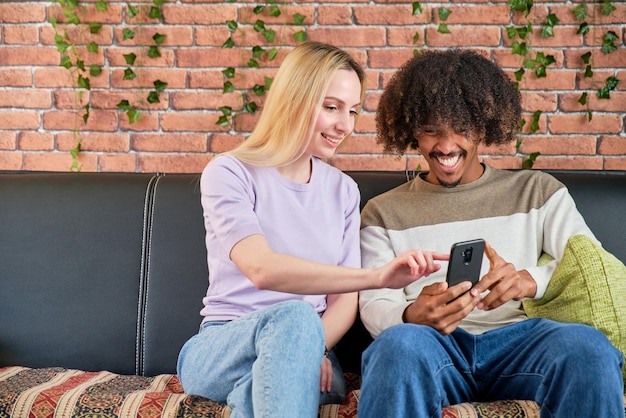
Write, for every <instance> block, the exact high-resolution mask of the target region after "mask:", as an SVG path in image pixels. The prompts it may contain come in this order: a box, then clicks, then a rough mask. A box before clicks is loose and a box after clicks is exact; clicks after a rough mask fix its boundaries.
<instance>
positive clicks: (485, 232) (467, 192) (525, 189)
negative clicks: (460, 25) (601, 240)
mask: <svg viewBox="0 0 626 418" xmlns="http://www.w3.org/2000/svg"><path fill="white" fill-rule="evenodd" d="M376 120H377V126H378V131H379V140H380V142H381V143H382V144H384V146H385V149H386V150H387V151H396V152H399V153H400V154H402V153H404V152H405V151H406V150H407V148H409V147H413V148H417V149H419V150H420V152H421V154H422V155H423V157H424V159H425V160H426V162H427V163H428V171H425V172H423V173H420V174H419V175H418V176H417V177H416V178H415V179H413V180H411V181H408V182H407V183H405V184H403V185H401V186H399V187H397V188H395V189H393V190H390V191H389V192H386V193H383V194H381V195H379V196H377V197H375V198H373V199H371V200H370V201H369V202H368V203H367V204H366V206H365V207H364V208H363V211H362V215H361V257H362V265H363V267H366V268H374V267H378V266H380V265H383V264H384V263H386V262H388V261H389V260H391V259H392V258H393V257H394V256H395V255H396V254H400V253H402V252H403V251H406V250H409V249H411V248H427V249H429V250H432V251H436V252H448V251H449V250H450V248H451V246H452V244H453V243H455V242H460V241H468V240H472V239H477V238H482V239H484V240H485V256H486V258H484V257H483V256H482V255H479V254H474V256H476V257H478V261H480V262H482V269H481V273H480V281H478V282H477V283H476V284H474V285H472V283H471V282H470V281H463V282H461V283H459V284H456V285H450V286H448V284H447V282H446V270H447V262H442V263H441V268H440V269H439V270H437V269H431V270H433V271H435V272H434V273H432V274H431V275H430V276H428V277H426V278H422V279H420V280H418V281H417V282H414V283H412V284H410V285H409V286H407V287H405V288H404V289H381V290H365V291H362V292H360V300H359V308H360V314H361V319H362V321H363V324H364V325H365V327H366V328H367V329H368V331H369V332H370V334H371V335H372V337H373V338H374V341H373V342H372V344H371V345H370V346H369V347H368V348H367V350H366V351H365V352H364V354H363V363H362V377H363V383H362V386H361V399H360V402H359V409H358V415H359V418H368V417H376V418H380V417H420V418H422V417H437V418H439V417H441V411H442V408H443V407H444V406H448V405H454V404H458V403H463V402H474V401H482V402H484V401H495V400H507V399H508V400H514V399H520V400H533V401H536V402H537V403H538V404H539V405H540V407H541V416H542V417H574V416H578V417H623V414H624V402H623V394H624V392H623V390H624V388H623V380H622V374H621V369H622V364H623V356H622V354H621V353H620V352H619V351H618V350H617V349H616V348H614V347H613V346H612V345H611V343H610V342H609V340H608V339H607V338H606V336H605V335H604V334H603V333H601V332H600V331H598V330H596V329H594V328H592V327H589V326H586V325H579V324H564V323H558V322H554V321H550V320H547V319H539V318H528V317H527V315H526V313H525V312H524V309H523V306H522V301H523V300H525V299H540V298H541V297H542V296H543V295H544V293H545V291H546V288H547V287H548V283H549V282H550V279H551V276H552V273H553V272H554V271H555V269H556V266H557V264H558V263H559V261H560V260H561V259H562V257H563V254H564V252H565V247H566V244H567V242H568V240H569V239H570V238H571V237H573V236H574V235H584V236H586V237H589V239H591V240H592V241H593V242H597V239H596V238H595V237H594V235H593V233H592V232H591V230H590V229H589V227H588V226H587V224H586V223H585V221H584V219H583V218H582V216H581V215H580V213H579V212H578V211H577V209H576V206H575V204H574V201H573V199H572V197H571V196H570V194H569V193H568V191H567V189H566V188H565V186H564V185H563V184H562V183H560V182H559V181H557V180H556V179H555V178H554V177H552V176H550V175H549V174H547V173H543V172H541V171H534V170H517V171H509V170H498V169H495V168H492V167H489V166H487V165H485V164H483V163H482V162H481V161H480V158H479V154H478V147H479V145H484V146H489V145H499V144H506V143H509V142H511V141H514V140H515V139H516V135H517V133H518V130H519V126H520V121H521V106H520V95H519V93H518V91H517V90H516V89H515V87H514V85H513V84H512V82H511V80H510V79H509V78H508V77H507V75H506V74H505V73H504V72H503V71H502V70H501V69H500V68H499V67H498V66H497V65H496V64H494V63H493V62H491V61H490V60H489V59H487V58H485V57H484V56H482V55H480V54H478V53H475V52H472V51H469V50H457V49H453V50H446V51H424V52H421V53H419V54H418V55H416V56H414V57H413V58H412V59H410V60H409V61H408V62H407V63H405V64H404V65H403V66H402V67H401V68H400V70H399V71H398V72H397V73H396V74H395V75H394V76H393V77H392V79H391V80H390V82H389V84H388V86H387V87H386V88H385V91H384V93H383V95H382V97H381V100H380V104H379V107H378V113H377V119H376ZM478 252H479V251H477V253H478ZM542 253H546V254H549V255H550V256H552V257H553V258H554V260H553V261H552V262H550V263H548V264H545V265H541V266H538V265H537V264H538V263H537V260H538V258H539V256H540V255H541V254H542ZM483 258H484V259H483Z"/></svg>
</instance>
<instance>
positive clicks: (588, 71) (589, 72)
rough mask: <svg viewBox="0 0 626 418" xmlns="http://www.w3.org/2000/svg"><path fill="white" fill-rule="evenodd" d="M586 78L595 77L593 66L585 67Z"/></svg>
mask: <svg viewBox="0 0 626 418" xmlns="http://www.w3.org/2000/svg"><path fill="white" fill-rule="evenodd" d="M585 77H586V78H591V77H593V70H592V69H591V65H588V66H587V67H585Z"/></svg>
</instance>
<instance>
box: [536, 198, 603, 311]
mask: <svg viewBox="0 0 626 418" xmlns="http://www.w3.org/2000/svg"><path fill="white" fill-rule="evenodd" d="M545 209H546V215H545V219H544V225H543V243H542V248H543V252H544V253H546V254H549V255H550V256H552V257H553V258H554V260H553V261H551V262H550V263H548V264H545V265H543V266H532V267H528V268H526V270H527V271H528V272H529V273H530V275H531V276H532V277H533V278H534V279H535V281H536V282H537V293H536V294H535V297H534V299H540V298H541V297H543V295H544V294H545V292H546V289H547V287H548V284H549V283H550V278H551V277H552V274H553V273H554V271H555V269H556V266H557V265H558V263H559V261H560V260H561V259H562V258H563V252H564V250H565V246H566V244H567V241H568V240H569V239H570V238H571V237H573V236H574V235H579V234H582V235H587V236H589V237H591V238H592V239H593V240H594V241H595V242H597V243H598V244H599V242H598V240H597V238H596V237H595V236H594V234H593V232H592V231H591V229H589V227H588V226H587V223H586V222H585V220H584V219H583V217H582V215H581V214H580V212H578V209H577V208H576V204H575V203H574V199H573V198H572V196H571V195H570V194H569V192H568V190H567V188H565V187H562V188H560V189H559V190H557V191H556V192H555V193H554V194H553V195H552V196H551V197H550V198H549V199H548V200H547V202H546V205H545Z"/></svg>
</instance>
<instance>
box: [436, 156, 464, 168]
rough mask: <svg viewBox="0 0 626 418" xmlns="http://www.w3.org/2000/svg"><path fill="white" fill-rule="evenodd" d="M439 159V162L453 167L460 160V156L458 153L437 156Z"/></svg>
mask: <svg viewBox="0 0 626 418" xmlns="http://www.w3.org/2000/svg"><path fill="white" fill-rule="evenodd" d="M437 161H439V164H441V165H444V166H446V167H453V166H454V165H455V164H456V163H457V162H458V161H459V156H458V155H457V156H454V157H437Z"/></svg>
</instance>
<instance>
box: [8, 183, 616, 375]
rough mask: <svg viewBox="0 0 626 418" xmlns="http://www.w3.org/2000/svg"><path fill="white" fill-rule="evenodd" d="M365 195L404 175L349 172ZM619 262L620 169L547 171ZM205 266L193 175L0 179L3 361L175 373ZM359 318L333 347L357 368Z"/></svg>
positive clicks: (362, 334)
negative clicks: (565, 186)
mask: <svg viewBox="0 0 626 418" xmlns="http://www.w3.org/2000/svg"><path fill="white" fill-rule="evenodd" d="M348 174H350V175H351V176H352V177H353V178H354V179H355V180H356V181H357V182H358V183H359V187H360V190H361V194H362V206H363V204H364V203H365V202H366V201H367V200H368V199H369V198H371V197H372V196H374V195H376V194H379V193H381V192H384V191H386V190H389V189H391V188H392V187H395V186H397V185H399V184H401V183H402V182H404V181H406V176H405V174H404V173H392V172H350V173H348ZM554 174H555V175H556V177H557V178H559V179H560V180H561V181H563V182H564V183H565V184H566V185H567V186H569V188H570V192H571V193H572V195H573V196H574V199H575V200H576V202H577V204H578V207H579V210H580V211H581V213H582V214H583V215H584V216H585V218H586V219H587V221H588V223H589V225H590V227H591V229H592V230H593V231H594V232H595V233H596V235H597V236H598V238H599V239H600V240H601V241H602V243H603V245H604V246H605V248H607V249H608V250H609V251H611V252H612V253H613V254H615V255H616V256H617V257H618V258H620V259H621V260H622V261H624V262H626V224H624V222H623V214H624V208H626V172H600V173H597V172H581V173H564V172H558V173H554ZM208 279H209V272H208V271H207V265H206V250H205V244H204V226H203V220H202V209H201V205H200V191H199V176H198V175H164V176H157V175H150V174H106V173H79V174H76V173H43V174H42V173H18V174H9V173H4V174H0V367H2V366H7V365H21V366H26V367H53V366H57V367H67V368H75V369H82V370H89V371H97V370H109V371H111V372H115V373H122V374H139V375H156V374H160V373H174V372H175V370H176V360H177V356H178V351H179V350H180V347H181V346H182V344H183V343H184V342H185V341H186V340H187V339H188V338H189V337H190V336H192V335H193V334H194V333H196V332H197V330H198V326H199V324H200V321H201V318H200V315H199V311H200V309H201V307H202V306H201V299H202V296H203V295H204V293H205V292H206V287H207V284H208ZM370 341H371V338H370V337H369V335H368V334H367V332H366V331H365V330H364V328H363V326H362V325H361V324H360V322H359V321H357V323H356V324H355V326H354V327H353V328H352V329H351V330H350V332H349V333H348V334H347V336H346V337H345V338H344V339H343V340H342V341H341V342H340V344H339V345H338V347H337V350H338V355H339V357H340V361H341V362H342V365H343V366H344V369H345V370H346V371H353V372H358V371H359V370H360V358H361V352H362V350H363V349H364V348H365V347H366V346H367V345H368V344H369V342H370Z"/></svg>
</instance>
